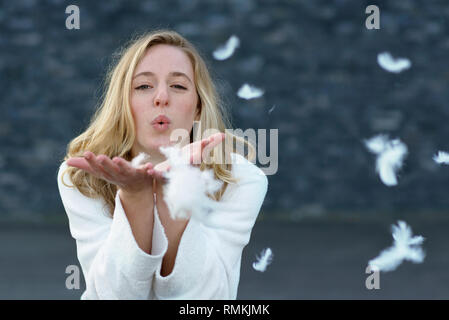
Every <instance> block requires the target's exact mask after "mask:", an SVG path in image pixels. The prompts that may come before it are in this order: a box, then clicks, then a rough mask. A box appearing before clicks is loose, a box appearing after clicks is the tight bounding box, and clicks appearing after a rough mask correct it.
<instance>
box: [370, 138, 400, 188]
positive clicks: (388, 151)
mask: <svg viewBox="0 0 449 320" xmlns="http://www.w3.org/2000/svg"><path fill="white" fill-rule="evenodd" d="M365 145H366V147H367V148H368V150H369V151H371V152H372V153H375V154H376V155H377V159H376V171H377V172H378V173H379V176H380V179H381V180H382V182H383V183H384V184H385V185H387V186H389V187H391V186H395V185H397V184H398V181H397V177H396V174H397V172H398V171H399V169H401V167H402V163H403V161H404V158H405V156H406V155H407V153H408V149H407V146H406V145H405V144H404V143H403V142H401V140H399V139H394V140H391V141H389V140H388V136H387V135H377V136H375V137H373V138H371V139H369V140H366V141H365Z"/></svg>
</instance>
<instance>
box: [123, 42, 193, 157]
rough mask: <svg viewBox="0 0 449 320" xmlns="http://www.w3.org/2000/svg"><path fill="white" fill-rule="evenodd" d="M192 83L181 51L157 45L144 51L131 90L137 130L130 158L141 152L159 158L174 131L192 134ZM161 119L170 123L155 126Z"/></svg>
mask: <svg viewBox="0 0 449 320" xmlns="http://www.w3.org/2000/svg"><path fill="white" fill-rule="evenodd" d="M194 81H195V80H194V74H193V67H192V64H191V62H190V60H189V58H188V56H187V55H186V54H185V53H184V52H183V51H182V50H181V49H179V48H177V47H174V46H170V45H165V44H158V45H155V46H152V47H150V48H149V49H148V50H147V51H146V53H145V56H144V57H143V58H142V60H141V61H140V62H139V63H138V65H137V66H136V70H135V72H134V75H133V81H132V87H131V101H130V103H131V109H132V113H133V117H134V123H135V126H136V130H137V138H136V141H135V143H134V146H133V150H132V155H133V157H134V156H136V155H137V154H138V153H139V152H142V151H143V152H146V153H148V154H150V155H153V156H156V158H158V156H157V155H158V154H159V147H160V146H166V145H168V144H169V142H170V134H171V132H172V131H173V130H174V129H184V130H186V132H188V133H190V132H191V130H192V127H193V121H194V120H198V119H199V112H197V104H198V94H197V91H196V87H195V83H194ZM160 115H163V116H165V117H167V118H168V119H169V123H161V122H160V121H158V122H157V123H154V121H155V119H156V118H157V117H158V116H160ZM162 121H164V120H162ZM187 142H188V141H187ZM159 155H160V154H159ZM154 160H156V159H154Z"/></svg>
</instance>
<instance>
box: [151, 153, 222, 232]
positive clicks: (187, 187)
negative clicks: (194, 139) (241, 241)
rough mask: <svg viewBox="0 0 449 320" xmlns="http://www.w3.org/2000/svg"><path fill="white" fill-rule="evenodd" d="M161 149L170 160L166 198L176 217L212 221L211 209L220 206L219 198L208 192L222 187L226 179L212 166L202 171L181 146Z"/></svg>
mask: <svg viewBox="0 0 449 320" xmlns="http://www.w3.org/2000/svg"><path fill="white" fill-rule="evenodd" d="M160 150H161V152H162V153H163V154H164V155H165V156H166V157H167V159H168V160H169V163H170V171H168V172H167V173H166V174H165V177H166V178H167V179H168V181H167V183H166V184H165V185H164V200H165V202H166V203H167V206H168V208H169V211H170V215H171V217H172V218H173V219H188V218H190V217H191V218H193V219H198V220H200V221H202V222H204V223H205V224H208V221H207V219H208V216H209V213H210V212H211V211H213V210H215V209H216V208H217V207H218V202H217V201H214V200H212V199H210V198H209V197H208V196H207V194H213V193H214V192H216V191H218V190H219V189H220V188H221V187H222V184H223V182H222V181H220V180H216V179H215V178H214V173H213V171H212V170H204V171H201V170H200V169H199V168H197V167H194V166H192V165H190V163H189V159H188V157H184V156H183V155H182V153H181V150H180V149H179V148H178V147H161V148H160Z"/></svg>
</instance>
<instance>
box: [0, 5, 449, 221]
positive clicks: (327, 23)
mask: <svg viewBox="0 0 449 320" xmlns="http://www.w3.org/2000/svg"><path fill="white" fill-rule="evenodd" d="M0 3H1V5H0V106H1V109H0V148H1V152H0V220H8V221H26V222H42V223H50V222H52V221H65V219H66V218H65V214H64V211H63V210H64V209H63V206H62V203H61V201H60V198H59V193H58V189H57V184H56V173H57V169H58V167H59V163H60V159H61V158H62V157H63V156H64V152H65V148H66V145H67V143H68V142H69V141H70V140H71V139H72V138H74V137H75V136H76V135H78V134H79V133H80V132H82V131H83V130H84V128H85V126H86V125H87V123H88V120H89V118H90V116H91V115H92V114H93V112H94V108H95V105H96V103H97V102H98V97H99V95H100V89H101V85H102V80H103V76H104V75H105V72H106V68H107V66H108V64H109V63H110V62H111V57H112V54H113V52H114V51H115V50H117V49H118V48H119V47H120V46H121V45H123V44H124V43H125V42H126V41H127V40H128V39H129V38H130V37H131V36H132V35H133V34H136V33H139V32H143V31H145V30H150V29H154V28H171V29H174V30H176V31H178V32H180V33H181V34H183V35H184V36H186V37H187V38H188V39H189V40H191V41H192V42H193V43H194V44H195V45H196V46H197V47H198V49H199V50H200V51H201V52H202V53H203V55H204V57H205V58H206V59H207V62H208V64H209V65H210V67H211V72H212V74H213V75H214V77H215V79H216V81H217V84H218V86H219V88H220V92H221V94H222V96H223V98H224V99H225V101H226V103H227V105H228V107H229V109H230V111H231V112H232V118H233V120H234V121H233V122H234V127H235V128H242V129H247V128H265V129H270V128H277V129H279V170H278V172H277V174H276V175H273V176H269V191H268V195H267V198H266V201H265V203H264V206H263V216H264V217H268V218H275V217H281V216H282V217H287V218H289V219H298V218H301V217H304V216H320V217H330V218H331V217H332V216H333V215H337V214H348V215H350V214H356V213H361V214H362V215H364V216H370V213H372V214H373V215H380V214H381V213H383V212H385V213H398V214H399V215H403V216H404V215H407V214H412V213H416V212H425V213H426V214H430V213H431V212H434V213H435V214H447V213H446V212H445V211H447V208H448V207H449V197H447V188H448V182H449V168H447V167H441V166H439V165H437V164H436V163H434V162H433V160H432V156H433V155H434V154H435V153H436V152H437V151H438V150H449V141H447V137H448V133H449V127H448V126H447V119H448V118H449V106H448V101H449V99H448V98H449V92H448V90H447V81H448V78H449V68H448V67H447V56H448V53H449V38H448V29H449V24H448V23H449V22H448V17H449V4H448V3H447V2H445V1H432V2H427V1H424V0H422V1H411V0H401V1H393V0H391V1H349V0H335V1H324V0H322V1H316V0H314V1H306V0H303V1H293V0H284V1H274V0H273V1H256V0H232V1H231V0H228V1H218V0H217V1H200V0H197V1H195V0H192V1H173V0H171V1H112V0H108V1H58V0H52V1H37V0H36V1H31V0H26V1H25V0H24V1H1V2H0ZM70 4H76V5H78V6H79V8H80V17H81V19H80V26H81V28H80V30H68V29H66V27H65V19H66V17H67V14H65V8H66V7H67V6H68V5H70ZM370 4H376V5H378V6H379V8H380V11H381V20H380V27H381V28H380V30H367V29H366V28H365V19H366V17H367V14H365V8H366V6H368V5H370ZM232 34H236V35H237V36H238V37H239V38H240V40H241V45H240V47H239V48H238V49H237V51H236V52H235V54H234V55H233V56H232V57H231V58H230V59H228V60H225V61H216V60H214V59H213V58H212V52H213V51H214V50H215V49H216V48H217V47H218V46H220V45H222V44H223V43H224V42H225V41H226V40H227V39H228V38H229V37H230V36H231V35H232ZM382 51H390V52H391V53H392V54H393V55H394V56H401V57H408V58H409V59H410V60H411V61H412V68H411V69H410V70H407V71H405V72H403V73H401V74H391V73H387V72H386V71H384V70H382V69H381V68H380V67H379V66H378V65H377V62H376V57H377V54H378V53H379V52H382ZM244 82H249V83H251V84H253V85H256V86H258V87H261V88H263V89H264V90H265V95H264V96H263V97H262V98H259V99H255V100H250V101H246V100H242V99H239V98H238V97H237V96H236V92H237V90H238V88H239V87H240V86H241V85H242V84H243V83H244ZM273 106H276V107H275V109H274V110H273V111H272V112H271V113H268V110H269V109H270V108H272V107H273ZM379 133H387V134H389V135H390V136H391V137H392V138H395V137H398V138H400V139H401V140H402V141H403V142H405V143H406V145H407V146H408V148H409V156H408V157H407V158H406V160H405V165H404V168H403V170H402V171H401V174H400V178H399V185H398V186H396V187H391V188H389V187H386V186H385V185H384V184H383V183H382V182H381V181H380V179H379V178H378V176H377V174H376V173H375V171H374V166H375V156H374V155H373V154H371V153H369V152H368V151H367V150H366V148H365V147H364V145H363V139H367V138H370V137H372V136H373V135H376V134H379Z"/></svg>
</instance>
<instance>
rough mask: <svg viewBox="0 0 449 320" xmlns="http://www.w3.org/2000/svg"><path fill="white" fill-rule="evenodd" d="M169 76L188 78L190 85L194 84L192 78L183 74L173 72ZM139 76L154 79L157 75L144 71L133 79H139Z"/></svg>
mask: <svg viewBox="0 0 449 320" xmlns="http://www.w3.org/2000/svg"><path fill="white" fill-rule="evenodd" d="M168 75H169V76H171V77H184V78H186V79H187V80H189V81H190V83H192V80H190V78H189V77H188V76H187V75H186V74H185V73H183V72H179V71H172V72H170V73H169V74H168ZM139 76H149V77H154V76H155V74H154V73H153V72H151V71H144V72H140V73H138V74H136V75H135V76H134V77H133V79H135V78H137V77H139Z"/></svg>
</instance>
